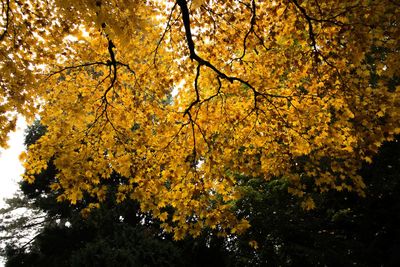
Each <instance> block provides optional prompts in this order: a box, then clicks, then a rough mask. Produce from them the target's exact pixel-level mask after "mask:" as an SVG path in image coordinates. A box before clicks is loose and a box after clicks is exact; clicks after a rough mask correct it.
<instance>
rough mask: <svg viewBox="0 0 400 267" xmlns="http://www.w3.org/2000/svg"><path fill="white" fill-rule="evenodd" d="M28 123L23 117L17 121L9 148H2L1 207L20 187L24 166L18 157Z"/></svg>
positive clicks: (23, 148) (23, 147) (0, 161)
mask: <svg viewBox="0 0 400 267" xmlns="http://www.w3.org/2000/svg"><path fill="white" fill-rule="evenodd" d="M26 127H27V125H26V122H25V120H24V119H23V118H19V119H18V122H17V130H16V131H15V132H12V133H10V134H9V137H10V139H9V140H8V144H9V148H8V149H0V208H3V207H4V206H5V202H4V200H3V199H4V198H10V197H12V196H13V194H14V193H15V192H16V191H17V189H18V181H20V180H21V174H22V173H23V172H24V168H23V167H22V164H21V163H20V161H19V159H18V157H19V155H20V154H21V152H22V151H24V150H25V146H24V131H25V129H26Z"/></svg>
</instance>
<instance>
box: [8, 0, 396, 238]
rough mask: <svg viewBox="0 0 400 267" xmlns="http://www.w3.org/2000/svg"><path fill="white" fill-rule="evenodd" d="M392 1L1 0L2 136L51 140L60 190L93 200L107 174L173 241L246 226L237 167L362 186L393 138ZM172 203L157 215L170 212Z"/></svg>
mask: <svg viewBox="0 0 400 267" xmlns="http://www.w3.org/2000/svg"><path fill="white" fill-rule="evenodd" d="M399 13H400V8H399V4H398V3H397V2H396V1H392V0H384V1H370V0H347V1H333V0H316V1H311V0H310V1H308V0H306V1H300V0H278V1H256V0H248V1H234V0H228V1H211V0H210V1H204V0H193V1H188V0H176V1H172V0H168V1H155V0H154V1H152V0H150V1H136V0H130V1H128V0H108V1H106V0H97V1H89V0H85V1H68V2H66V1H62V0H55V1H41V0H32V1H17V0H3V1H2V2H1V14H2V18H1V19H0V23H1V24H0V25H1V28H0V29H1V32H0V41H1V45H0V68H1V71H2V76H1V78H0V84H1V87H2V90H1V93H0V94H1V101H0V103H1V104H0V105H1V108H0V127H1V143H2V144H3V145H5V140H6V136H7V133H8V132H9V131H10V130H12V129H13V128H14V127H15V123H14V122H15V119H14V118H15V116H16V114H22V115H24V116H25V117H27V118H28V119H32V118H33V117H34V116H35V115H39V116H40V118H41V121H42V123H43V124H44V125H45V126H46V128H47V132H46V134H45V135H44V136H43V137H42V138H40V140H39V141H38V142H37V143H35V144H34V145H32V146H30V147H29V150H28V153H27V154H25V155H23V156H22V157H21V159H22V160H23V161H24V164H25V167H26V169H27V172H26V175H25V179H26V181H29V182H33V180H34V176H35V174H38V173H40V172H41V171H42V170H43V169H46V167H47V163H48V162H50V159H51V160H52V162H54V165H55V168H56V169H57V170H58V171H59V172H58V174H57V178H56V180H55V181H54V183H53V185H52V189H53V190H54V191H55V192H59V193H60V195H59V200H60V201H63V200H69V201H70V202H71V203H72V204H76V203H78V202H80V201H81V200H82V199H83V197H84V195H85V194H89V195H90V196H91V197H92V198H93V201H92V202H91V203H90V204H89V203H88V205H87V208H88V209H89V210H90V209H92V208H96V207H98V206H99V205H100V203H102V202H104V201H105V196H106V195H107V191H108V190H109V186H105V185H104V183H103V182H102V181H103V180H107V179H110V177H111V176H112V174H113V173H117V174H118V175H120V176H121V177H123V179H125V180H124V182H122V183H120V184H118V190H117V192H116V197H117V199H118V201H119V202H122V201H124V200H125V199H132V200H136V201H139V202H140V208H141V210H142V211H143V212H150V213H151V214H152V215H153V216H154V217H155V218H157V219H159V220H161V221H163V222H164V224H163V225H162V226H163V227H164V230H165V231H166V232H173V233H174V235H175V238H176V239H181V238H182V237H183V236H184V235H186V234H190V235H193V236H197V235H199V234H200V232H201V229H203V228H206V227H208V228H211V229H217V230H218V231H219V232H220V234H221V235H224V234H227V233H234V234H235V233H241V232H243V231H244V230H245V229H247V228H248V227H249V223H248V221H247V220H246V218H238V217H237V216H235V214H234V213H233V212H232V206H233V205H234V203H235V202H236V201H237V200H238V199H240V197H241V194H240V190H239V189H238V188H239V187H238V185H239V181H238V180H237V179H236V177H237V175H244V176H247V177H258V179H264V180H270V179H272V178H276V177H278V178H279V179H281V180H284V181H287V182H288V183H289V184H290V186H289V187H288V190H289V192H290V193H291V194H292V195H294V196H296V197H298V198H300V199H301V201H302V205H303V208H305V209H311V208H313V207H314V206H315V204H314V200H313V198H312V197H311V193H310V192H314V191H315V192H326V191H329V190H338V191H342V190H347V191H354V192H357V193H358V194H360V195H364V194H365V184H364V182H363V180H362V178H361V176H360V175H359V174H358V173H357V170H358V169H359V168H360V167H361V164H362V162H371V159H372V157H373V155H374V154H375V153H376V152H377V151H378V148H379V147H380V145H381V144H382V143H383V142H384V141H385V140H392V139H393V136H394V135H395V134H399V133H400V125H399V121H400V116H399V103H400V101H399V100H400V99H399V83H400V82H399V75H400V74H399V64H398V62H399V59H400V56H399V47H400V44H399V36H400V30H399V27H398V24H399ZM167 209H168V210H172V211H173V212H172V213H167V211H166V210H167Z"/></svg>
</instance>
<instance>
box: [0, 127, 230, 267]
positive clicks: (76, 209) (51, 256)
mask: <svg viewBox="0 0 400 267" xmlns="http://www.w3.org/2000/svg"><path fill="white" fill-rule="evenodd" d="M45 131H46V130H45V128H44V127H43V126H42V125H41V124H40V123H39V122H38V121H35V123H34V124H33V125H32V126H30V127H29V129H28V130H27V132H26V138H25V143H26V145H28V146H29V145H30V144H33V143H35V142H36V141H37V140H38V139H39V137H40V136H41V135H43V134H44V133H45ZM56 174H57V170H56V169H55V167H54V165H53V164H51V162H50V163H49V164H48V167H47V168H46V170H44V171H43V172H42V173H40V174H37V175H35V181H34V182H33V183H28V182H27V181H22V182H21V183H20V189H21V193H20V194H19V195H18V196H15V197H14V198H12V199H9V200H8V201H7V203H8V204H9V207H8V208H6V209H2V210H0V215H2V216H1V217H0V221H1V223H2V229H1V232H0V233H1V236H0V239H1V240H2V241H4V245H5V247H4V250H3V245H2V251H0V255H1V256H4V257H5V258H6V263H5V264H6V265H5V266H7V267H13V266H204V265H206V266H214V265H224V264H223V260H222V259H221V256H222V255H224V248H223V246H222V245H221V244H222V243H221V242H219V243H217V244H220V245H219V247H218V248H219V250H220V251H213V248H215V245H213V244H214V243H216V242H215V241H213V240H211V241H210V238H207V234H206V233H205V235H204V237H203V238H198V239H196V241H194V240H193V239H187V240H185V241H184V242H172V241H173V240H172V235H170V234H167V233H165V232H164V231H163V230H162V229H160V226H159V224H160V222H159V221H158V220H154V219H153V218H151V216H149V214H145V213H142V212H141V211H140V209H139V205H138V203H137V202H135V201H133V200H126V201H124V202H123V203H120V205H116V195H115V189H116V186H115V184H118V183H119V182H120V181H121V177H120V176H118V175H117V174H116V173H114V174H113V175H112V176H111V177H110V180H111V181H110V180H107V181H102V182H103V183H108V184H109V185H110V190H109V192H108V193H107V194H108V195H109V196H108V197H107V198H106V200H105V201H104V202H103V203H102V205H101V207H99V208H98V209H96V210H94V211H92V212H91V213H84V214H83V213H82V211H83V210H84V208H85V205H83V204H78V205H71V203H69V202H68V201H64V202H58V201H57V196H58V195H57V193H55V192H54V191H52V190H50V187H49V186H50V184H51V183H52V182H53V181H54V179H55V176H56ZM83 201H84V202H90V196H87V195H86V196H85V197H84V199H83ZM21 208H22V209H24V213H23V214H21V215H20V216H18V217H16V216H15V211H16V210H19V209H21ZM206 239H207V240H208V241H207V243H208V245H207V244H206ZM2 243H3V242H2ZM225 254H227V253H226V252H225ZM199 264H200V265H199Z"/></svg>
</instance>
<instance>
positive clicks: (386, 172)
mask: <svg viewBox="0 0 400 267" xmlns="http://www.w3.org/2000/svg"><path fill="white" fill-rule="evenodd" d="M399 168H400V142H399V138H398V137H397V138H396V139H395V140H394V141H392V142H387V143H385V144H384V145H383V146H382V147H381V149H380V151H379V154H378V155H376V156H375V158H374V163H373V164H367V163H366V164H364V165H363V167H362V169H361V170H360V175H361V176H362V177H363V180H364V181H365V182H366V184H367V185H368V187H367V192H366V195H367V196H366V197H365V198H359V197H358V196H357V195H356V194H355V193H354V192H344V191H342V192H329V193H328V194H324V195H316V196H315V199H316V203H317V205H316V208H315V209H314V210H312V211H305V210H304V209H302V208H301V207H300V205H299V203H298V202H297V201H296V199H295V198H293V197H291V196H290V195H288V193H287V187H288V183H287V182H284V181H282V180H273V181H261V180H257V179H246V177H241V178H240V179H241V180H242V181H243V187H242V190H243V194H244V196H245V197H243V198H242V199H241V200H240V201H239V202H238V203H237V208H236V210H237V211H238V213H239V214H240V216H246V217H247V218H249V221H250V224H251V225H252V227H251V228H250V229H249V230H248V231H247V232H246V233H245V234H244V235H242V236H240V237H238V238H232V239H231V240H230V242H228V243H227V245H226V246H227V247H228V248H230V251H232V252H233V253H232V257H233V260H232V261H233V262H235V264H236V265H234V266H354V265H356V266H397V265H399V263H400V258H399V252H400V232H399V229H398V225H399V224H400V216H399V211H400V198H399V195H398V194H397V193H396V192H398V190H399V187H400V175H399V174H400V170H399ZM249 243H250V244H252V246H253V247H251V246H249Z"/></svg>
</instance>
